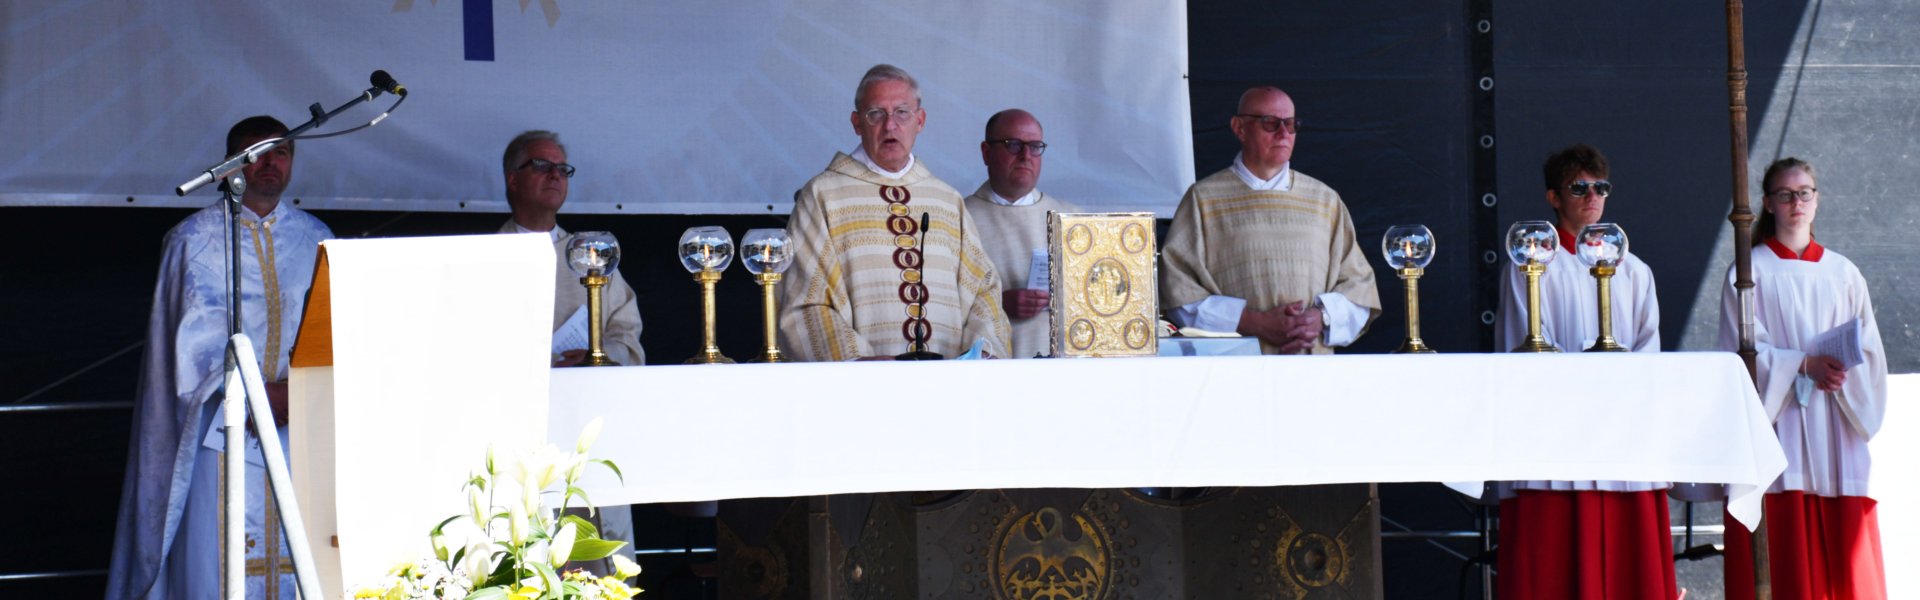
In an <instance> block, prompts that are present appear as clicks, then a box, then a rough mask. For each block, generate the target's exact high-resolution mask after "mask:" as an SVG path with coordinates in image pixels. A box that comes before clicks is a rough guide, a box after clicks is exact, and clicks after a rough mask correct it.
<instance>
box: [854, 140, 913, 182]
mask: <svg viewBox="0 0 1920 600" xmlns="http://www.w3.org/2000/svg"><path fill="white" fill-rule="evenodd" d="M853 159H854V160H857V161H860V164H863V165H866V166H867V169H868V170H870V171H873V172H875V173H879V174H881V175H885V176H886V177H887V179H899V178H901V177H906V176H907V172H908V171H912V170H913V154H912V153H908V154H907V166H904V167H900V170H899V171H888V170H886V169H885V168H882V167H881V166H880V163H876V162H873V157H871V156H867V149H866V147H865V146H862V147H859V148H854V149H853Z"/></svg>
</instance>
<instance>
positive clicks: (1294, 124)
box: [1234, 115, 1300, 133]
mask: <svg viewBox="0 0 1920 600" xmlns="http://www.w3.org/2000/svg"><path fill="white" fill-rule="evenodd" d="M1234 116H1236V117H1240V118H1242V119H1252V120H1253V122H1254V124H1256V125H1259V126H1260V130H1261V131H1265V132H1267V133H1277V132H1279V131H1280V128H1281V127H1285V128H1287V133H1299V132H1300V118H1299V117H1286V118H1284V119H1283V118H1280V117H1276V116H1273V115H1234Z"/></svg>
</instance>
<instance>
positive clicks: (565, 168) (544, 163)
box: [520, 158, 573, 179]
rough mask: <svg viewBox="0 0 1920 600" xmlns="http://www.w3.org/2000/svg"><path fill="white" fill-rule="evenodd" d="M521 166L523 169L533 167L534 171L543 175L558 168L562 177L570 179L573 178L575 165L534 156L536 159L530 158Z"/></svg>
mask: <svg viewBox="0 0 1920 600" xmlns="http://www.w3.org/2000/svg"><path fill="white" fill-rule="evenodd" d="M520 168H522V169H526V168H532V169H533V172H535V173H539V174H542V175H545V174H547V173H551V172H554V171H556V170H557V171H560V176H561V177H566V178H568V179H572V178H573V165H570V164H567V163H557V162H553V161H550V160H542V159H538V158H534V159H528V160H527V162H524V163H521V164H520Z"/></svg>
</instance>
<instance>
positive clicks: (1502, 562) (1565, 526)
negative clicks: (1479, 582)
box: [1494, 144, 1680, 599]
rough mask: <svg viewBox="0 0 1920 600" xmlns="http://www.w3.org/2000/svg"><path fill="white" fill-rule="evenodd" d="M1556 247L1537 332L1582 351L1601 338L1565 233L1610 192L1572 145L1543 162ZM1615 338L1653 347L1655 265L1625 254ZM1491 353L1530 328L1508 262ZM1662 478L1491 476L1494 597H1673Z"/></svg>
mask: <svg viewBox="0 0 1920 600" xmlns="http://www.w3.org/2000/svg"><path fill="white" fill-rule="evenodd" d="M1542 170H1543V171H1544V175H1545V180H1546V186H1547V203H1548V204H1550V205H1552V206H1553V209H1554V214H1555V216H1556V218H1557V220H1558V222H1557V223H1556V224H1555V227H1557V228H1559V230H1560V246H1561V247H1562V248H1563V249H1565V252H1563V253H1561V254H1560V255H1559V257H1558V258H1556V259H1554V261H1553V262H1551V263H1547V272H1546V273H1545V274H1544V275H1542V276H1541V278H1540V328H1541V335H1542V336H1543V337H1545V338H1546V339H1547V341H1548V342H1550V343H1552V344H1553V345H1554V346H1556V347H1558V348H1560V350H1561V351H1563V352H1579V351H1581V350H1585V349H1586V348H1587V347H1589V346H1591V345H1593V342H1594V339H1595V338H1598V337H1599V335H1600V316H1599V313H1600V311H1599V307H1598V303H1599V292H1598V291H1597V289H1598V284H1597V283H1596V282H1595V281H1594V278H1593V275H1592V274H1591V273H1589V271H1588V268H1587V266H1586V264H1585V263H1583V262H1581V261H1580V259H1579V257H1578V256H1575V254H1574V249H1575V246H1574V237H1575V236H1576V235H1577V234H1579V233H1580V230H1581V229H1583V228H1585V227H1586V226H1588V225H1592V224H1594V223H1598V222H1600V220H1601V214H1602V213H1603V212H1604V210H1605V208H1606V203H1607V199H1608V197H1609V196H1611V195H1612V193H1613V184H1612V183H1611V182H1609V181H1607V176H1608V171H1609V169H1608V166H1607V158H1606V156H1605V155H1603V154H1601V153H1600V151H1599V150H1598V149H1595V148H1594V147H1592V146H1588V145H1586V144H1576V145H1574V146H1571V147H1568V148H1566V149H1564V150H1561V151H1559V152H1556V153H1554V154H1553V155H1552V156H1549V157H1547V161H1546V164H1545V165H1544V167H1543V168H1542ZM1610 291H1611V292H1612V294H1611V295H1612V298H1611V301H1612V315H1613V335H1614V338H1615V341H1617V342H1619V344H1620V345H1622V346H1625V347H1627V348H1628V349H1630V350H1632V351H1634V352H1659V351H1660V303H1659V300H1658V298H1657V297H1656V296H1655V294H1654V285H1653V271H1651V270H1650V269H1648V268H1647V264H1646V263H1645V262H1641V260H1640V258H1639V257H1637V256H1634V255H1633V254H1631V253H1628V254H1626V255H1624V256H1623V257H1622V258H1621V260H1620V264H1619V266H1618V267H1617V270H1616V271H1615V274H1614V276H1613V281H1612V285H1611V290H1610ZM1500 292H1501V293H1500V320H1499V321H1498V322H1497V323H1496V325H1495V331H1494V340H1495V343H1496V344H1497V345H1498V348H1499V350H1500V351H1502V352H1505V351H1508V350H1511V349H1513V348H1514V347H1515V346H1519V345H1520V343H1521V342H1522V341H1523V340H1524V339H1525V338H1526V336H1527V321H1528V318H1527V297H1526V294H1527V284H1526V278H1525V276H1524V275H1523V274H1522V273H1521V272H1520V269H1519V268H1518V267H1512V266H1509V267H1508V269H1507V276H1506V277H1505V278H1503V279H1502V280H1501V283H1500ZM1667 487H1668V484H1667V482H1663V481H1511V482H1502V483H1501V484H1500V490H1501V500H1500V553H1499V569H1500V570H1499V573H1500V579H1499V582H1498V584H1497V586H1498V589H1499V591H1500V597H1501V598H1580V599H1587V598H1591V599H1601V598H1675V597H1678V596H1679V595H1680V589H1679V585H1678V584H1677V583H1676V582H1675V579H1674V571H1673V541H1672V537H1671V534H1670V532H1669V530H1668V520H1667V495H1666V491H1665V490H1666V488H1667Z"/></svg>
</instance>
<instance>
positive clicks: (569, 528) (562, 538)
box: [550, 523, 579, 569]
mask: <svg viewBox="0 0 1920 600" xmlns="http://www.w3.org/2000/svg"><path fill="white" fill-rule="evenodd" d="M578 530H579V528H578V527H574V525H573V524H572V523H567V524H564V525H561V526H560V531H559V532H558V533H555V534H553V547H552V549H551V552H552V553H553V555H552V556H551V557H550V560H551V564H552V565H553V568H555V569H558V568H560V565H564V564H567V558H568V556H569V555H571V554H573V538H574V536H575V535H576V533H577V531H578Z"/></svg>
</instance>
